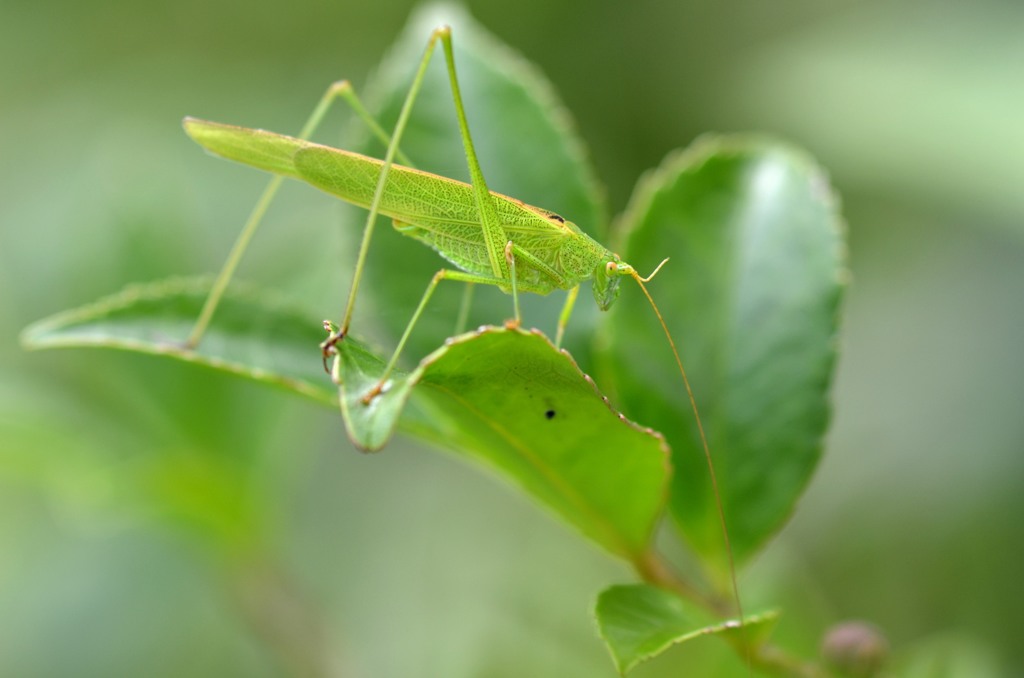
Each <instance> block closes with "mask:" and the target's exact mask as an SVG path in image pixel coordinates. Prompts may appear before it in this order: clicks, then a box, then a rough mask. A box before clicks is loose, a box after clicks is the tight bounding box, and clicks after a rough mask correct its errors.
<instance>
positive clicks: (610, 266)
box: [604, 261, 617, 275]
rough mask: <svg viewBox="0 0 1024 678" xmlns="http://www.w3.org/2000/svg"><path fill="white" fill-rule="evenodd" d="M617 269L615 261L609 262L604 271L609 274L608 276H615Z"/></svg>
mask: <svg viewBox="0 0 1024 678" xmlns="http://www.w3.org/2000/svg"><path fill="white" fill-rule="evenodd" d="M616 268H617V267H616V266H615V262H614V261H609V262H608V263H607V264H605V265H604V270H605V271H607V272H608V275H612V274H614V273H615V271H616Z"/></svg>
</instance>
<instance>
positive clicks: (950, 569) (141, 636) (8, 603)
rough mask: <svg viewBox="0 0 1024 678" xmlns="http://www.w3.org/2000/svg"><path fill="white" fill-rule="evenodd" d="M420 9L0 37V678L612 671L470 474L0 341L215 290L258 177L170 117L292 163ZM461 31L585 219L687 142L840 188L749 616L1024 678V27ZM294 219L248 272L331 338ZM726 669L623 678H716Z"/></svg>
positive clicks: (537, 533) (589, 592) (101, 6)
mask: <svg viewBox="0 0 1024 678" xmlns="http://www.w3.org/2000/svg"><path fill="white" fill-rule="evenodd" d="M411 4H412V3H408V2H386V1H380V2H375V3H366V2H358V3H357V2H347V1H345V2H332V3H327V2H309V3H305V2H299V3H292V4H290V5H289V6H287V7H286V6H285V5H284V4H282V3H271V2H260V1H258V0H254V1H253V2H249V3H245V4H238V3H209V2H198V1H196V0H175V1H174V2H171V1H169V0H156V1H151V2H127V1H123V0H107V1H103V2H95V3H79V2H70V1H68V0H56V1H54V2H48V3H37V2H27V1H25V0H3V2H2V3H0V675H5V676H8V675H9V676H70V675H74V676H119V675H147V676H161V675H168V676H169V675H175V676H180V675H194V676H282V675H303V674H309V673H324V672H327V671H332V670H333V671H335V672H336V675H344V676H373V677H377V676H409V677H412V676H446V677H457V676H483V675H487V676H525V675H529V676H577V675H578V676H611V675H613V671H612V669H611V663H610V662H609V661H608V659H607V657H606V656H605V651H604V649H603V648H602V647H601V645H600V643H599V641H598V640H597V639H596V637H595V635H594V632H593V629H592V625H591V621H590V617H589V613H588V610H589V606H590V604H591V599H592V596H593V595H594V594H595V593H596V592H597V591H598V590H599V589H600V588H601V587H603V586H604V585H606V584H608V583H611V582H616V581H625V580H628V578H629V573H628V572H627V571H626V570H625V569H624V568H623V567H622V566H620V565H619V564H617V563H614V562H611V561H610V560H608V559H607V558H606V557H605V556H603V555H602V554H601V553H599V552H597V550H596V549H594V548H593V547H591V546H589V545H588V544H586V543H584V542H583V541H582V540H580V539H579V538H577V537H576V536H575V535H574V534H573V533H572V532H570V531H569V530H568V529H567V528H565V527H563V526H562V525H560V524H557V523H555V522H554V521H552V520H551V519H550V518H549V517H548V516H547V515H545V514H543V513H542V512H541V511H538V510H537V509H536V508H535V507H533V506H531V505H530V504H529V503H528V502H527V501H526V500H525V499H524V498H522V497H521V496H519V495H518V494H516V493H514V492H512V491H507V490H504V489H503V488H502V486H500V484H496V483H495V481H494V480H493V479H492V478H490V477H488V476H487V475H485V474H481V473H479V472H478V470H477V469H474V468H468V467H466V466H464V465H462V464H460V463H458V462H457V461H455V460H453V459H451V458H449V457H447V456H445V455H443V454H437V453H435V452H433V451H430V450H426V449H424V448H421V447H418V446H415V445H413V444H411V443H402V444H397V445H394V446H393V447H391V448H389V449H388V450H387V451H386V452H385V453H384V454H381V455H377V456H372V457H367V456H362V455H359V454H358V453H356V452H355V451H353V449H352V448H351V446H350V445H349V444H348V443H347V442H346V441H345V439H344V434H343V431H342V427H341V422H340V419H339V417H338V416H337V415H336V414H335V413H334V412H332V411H329V410H324V409H321V408H319V407H317V406H315V405H311V404H309V403H307V402H303V401H300V400H298V399H296V398H294V397H292V396H289V395H288V394H284V393H279V392H275V391H272V390H269V389H267V388H264V387H261V386H258V385H255V384H250V383H245V382H240V381H235V380H231V379H229V378H226V377H222V376H219V375H216V374H213V373H209V372H206V371H203V370H201V369H198V368H191V367H187V366H183V365H179V364H171V363H167V362H164V361H161V360H159V359H155V358H147V357H142V356H135V355H128V354H122V353H116V352H101V351H67V352H47V353H39V354H27V353H25V352H23V351H22V350H21V349H20V347H19V345H18V340H17V334H18V332H19V331H20V329H21V328H22V327H24V326H25V325H26V324H28V323H29V322H31V321H33V320H35V319H38V318H40V317H42V316H44V315H48V314H50V313H53V312H56V311H59V310H62V309H65V308H69V307H73V306H76V305H80V304H82V303H85V302H88V301H91V300H93V299H95V298H97V297H99V296H101V295H104V294H108V293H112V292H114V291H116V290H118V289H120V288H121V287H123V286H124V285H125V284H126V283H128V282H131V281H139V280H152V279H158V278H161V277H165V276H168V275H171V274H192V273H202V272H210V271H213V270H215V269H216V268H217V266H218V265H219V264H220V262H221V260H222V258H223V256H224V254H225V253H226V251H227V249H228V247H229V245H230V242H231V240H232V239H233V237H234V235H235V233H236V231H237V228H238V226H239V224H240V223H241V220H242V219H243V218H244V215H245V211H246V210H247V209H248V206H249V205H250V204H251V201H252V200H253V199H254V196H255V194H256V192H257V191H258V190H259V187H260V186H262V184H263V181H264V180H263V178H261V177H259V176H257V175H256V173H252V172H243V171H224V167H226V165H224V164H223V163H215V162H213V161H211V160H210V159H209V158H208V157H206V156H205V155H204V154H202V153H200V152H198V151H197V149H196V148H195V147H194V145H193V144H192V143H191V142H190V141H188V140H187V139H186V138H185V136H184V135H183V134H182V133H181V131H180V127H179V122H180V119H181V117H182V116H183V115H185V114H194V115H201V116H205V117H209V118H213V119H217V120H225V121H232V122H238V123H242V124H251V125H257V126H261V127H266V128H269V129H277V130H282V131H288V130H294V129H296V128H297V127H298V126H299V125H300V124H301V121H302V120H304V119H305V116H306V115H307V113H308V111H309V110H310V108H311V106H312V104H313V103H314V102H315V100H316V99H317V98H318V97H319V96H320V94H321V92H322V91H323V89H324V87H325V86H326V84H327V83H329V82H330V81H332V80H334V79H337V78H339V77H350V78H352V79H353V80H354V81H355V82H357V83H359V82H362V81H363V79H364V78H365V76H366V74H367V72H368V70H369V69H370V68H371V67H372V65H373V64H374V63H376V62H377V60H378V59H379V58H380V57H381V55H382V54H383V53H384V51H385V50H386V48H387V46H388V45H389V44H390V42H391V40H392V39H393V38H394V36H395V35H396V34H397V33H398V32H399V31H400V29H401V28H402V26H403V25H404V23H405V20H406V18H407V15H408V13H409V11H410V7H411ZM469 6H470V9H471V11H472V13H473V14H474V15H475V16H476V17H477V18H478V19H479V20H480V21H481V22H482V23H483V24H484V25H485V26H487V27H488V28H489V29H490V30H491V31H492V32H493V33H495V34H496V35H497V36H499V37H500V38H501V39H503V40H504V41H505V42H507V43H509V44H510V45H512V46H513V47H515V48H516V49H517V50H519V51H521V52H522V53H523V54H525V55H526V56H527V57H528V58H529V59H530V60H532V61H534V62H535V63H537V64H538V65H539V66H540V67H541V69H542V70H543V71H544V72H545V73H546V74H547V75H548V76H549V78H550V79H551V80H552V81H553V83H554V85H555V87H556V89H557V91H558V92H559V93H560V95H561V96H562V98H563V99H564V101H565V102H566V104H567V105H568V107H569V108H570V109H571V111H572V113H573V115H574V116H575V118H576V120H577V122H578V126H579V129H580V132H581V134H582V136H583V138H584V139H585V141H586V142H587V144H588V146H589V148H590V151H591V154H592V158H593V160H594V162H595V164H596V166H597V169H598V172H599V174H600V176H601V177H602V178H603V180H604V182H605V184H606V186H607V189H608V196H609V200H610V203H611V205H612V207H613V210H614V211H619V210H621V209H622V208H623V207H624V205H625V203H626V201H627V199H628V197H629V194H630V191H631V188H632V186H633V183H634V182H635V180H636V179H637V177H638V176H639V175H640V174H641V173H642V172H643V171H644V170H645V169H647V168H650V167H653V166H654V165H656V164H657V163H658V162H659V161H660V160H661V158H662V157H663V156H664V155H665V154H666V153H668V152H669V151H670V150H672V149H674V148H677V147H680V146H684V145H686V144H688V143H689V142H690V141H692V140H693V139H694V138H695V137H696V136H698V135H699V134H701V133H702V132H705V131H723V132H726V131H740V130H759V131H767V132H771V133H774V134H777V135H779V136H782V137H784V138H787V139H789V140H792V141H794V142H796V143H798V144H800V145H802V146H803V147H805V148H807V149H808V150H809V151H810V152H811V153H813V154H814V155H815V156H816V157H817V158H818V159H819V160H820V161H821V162H822V164H823V165H824V166H825V167H827V168H828V169H829V170H830V172H831V174H832V177H833V180H834V183H835V184H836V186H837V187H838V190H839V191H840V193H841V194H842V196H843V201H844V205H845V215H846V218H847V220H848V222H849V234H850V265H851V269H852V283H851V285H850V288H849V294H848V297H847V302H846V305H845V309H844V322H843V324H844V334H843V337H842V340H841V359H840V362H839V367H838V376H837V381H836V385H835V391H834V395H835V398H834V400H835V422H834V426H833V429H832V432H831V434H830V436H829V442H828V449H827V454H826V457H825V459H824V461H823V463H822V465H821V467H820V469H819V471H818V473H817V475H816V477H815V479H814V481H813V483H812V485H811V487H810V489H809V491H808V493H807V495H806V496H805V498H804V499H803V500H802V501H801V503H800V504H799V506H798V509H797V512H796V514H795V516H794V519H793V521H792V523H791V524H790V525H789V526H788V527H787V528H786V529H785V531H784V532H783V533H782V534H781V535H780V537H779V538H778V539H776V540H775V541H774V542H773V543H772V545H771V546H770V547H769V548H768V549H767V550H766V551H765V553H764V554H763V556H761V557H760V558H759V559H758V560H757V562H756V563H755V564H754V565H753V566H752V567H751V568H750V569H749V570H747V571H746V572H745V573H744V576H743V588H744V592H745V596H746V597H747V599H748V606H749V607H751V608H753V607H760V606H762V605H768V604H771V605H779V606H781V607H782V608H783V609H784V610H785V612H786V614H785V616H784V618H783V622H782V624H781V626H780V629H779V638H780V641H781V642H782V643H783V644H786V645H788V646H790V647H793V648H795V649H797V650H798V651H801V652H803V653H805V654H813V653H814V652H815V648H816V646H817V644H818V642H819V639H820V635H821V633H822V631H823V630H824V629H825V628H826V627H828V626H829V625H830V624H832V623H834V622H836V621H838V620H841V619H847V618H863V619H869V620H871V621H873V622H874V623H876V624H878V625H879V626H880V627H881V628H882V629H884V631H885V632H886V634H887V636H888V638H889V640H890V642H891V643H892V645H893V647H894V654H895V655H896V656H897V658H898V664H897V666H898V667H899V670H900V673H901V674H902V675H915V676H916V675H921V676H1002V675H1024V669H1022V668H1021V667H1022V666H1024V643H1021V637H1020V624H1019V617H1020V610H1021V609H1022V607H1024V587H1022V585H1021V581H1020V574H1021V572H1022V569H1024V558H1022V555H1024V530H1022V529H1021V527H1020V524H1021V523H1020V521H1021V518H1022V516H1024V492H1022V489H1024V416H1022V414H1024V360H1022V358H1021V353H1022V347H1024V301H1022V299H1024V199H1022V197H1021V195H1022V193H1021V188H1020V187H1021V182H1022V179H1024V162H1022V160H1021V158H1024V114H1022V111H1024V86H1022V85H1024V79H1022V76H1024V6H1022V5H1021V4H1020V3H1018V2H1015V1H1013V0H978V1H976V2H972V3H953V2H939V1H932V2H927V1H921V0H916V1H915V0H885V1H882V0H878V1H855V0H829V1H827V2H821V1H820V0H778V1H776V2H770V3H765V2H742V1H735V0H727V1H725V2H722V1H716V2H712V1H710V0H701V1H696V0H688V1H686V2H674V3H668V2H654V1H653V0H639V1H637V2H630V3H624V2H606V1H603V0H602V1H595V2H588V3H578V2H571V1H568V0H522V1H521V2H517V3H488V2H470V3H469ZM232 169H233V168H232ZM310 195H311V194H310V192H304V191H286V192H285V194H284V195H283V196H282V205H283V206H281V205H278V206H277V207H275V215H276V216H275V218H274V225H273V226H268V227H267V228H266V229H265V230H264V231H263V232H262V233H261V234H260V236H259V238H258V241H257V243H256V244H255V246H254V248H253V251H252V252H251V254H250V257H249V259H248V260H247V261H246V263H245V264H244V267H243V272H242V275H243V276H244V277H246V278H249V279H254V280H258V281H260V282H263V283H266V284H268V285H272V286H273V287H275V288H277V289H278V290H280V291H281V293H282V294H285V295H287V296H290V297H292V298H296V299H300V300H302V302H303V303H305V304H306V305H307V306H308V307H309V308H310V309H311V311H312V312H313V314H314V317H319V316H324V317H327V316H336V315H337V314H338V312H339V310H340V309H339V308H337V306H338V299H340V298H341V290H343V289H344V284H343V282H342V277H341V276H339V275H338V273H337V271H335V270H334V267H332V263H333V259H332V257H334V256H335V254H336V251H337V249H336V245H337V243H338V240H337V238H338V237H339V236H338V235H337V234H335V233H332V230H333V229H331V228H330V225H331V224H332V223H333V222H332V220H336V209H337V208H336V207H335V206H334V205H332V204H331V203H330V201H328V200H326V199H310ZM725 655H728V653H727V652H725V653H723V652H722V651H721V648H719V647H718V645H717V644H716V642H715V641H703V642H701V643H697V644H695V645H694V646H693V648H688V649H687V650H681V649H680V650H673V651H672V652H670V653H669V655H667V656H666V657H665V658H664V659H659V660H658V661H656V662H654V663H651V664H650V665H647V666H644V667H642V668H641V669H640V670H638V671H637V673H636V675H638V676H656V675H672V673H673V672H675V671H679V670H680V669H681V668H683V667H689V669H690V670H691V671H697V672H698V673H695V674H694V675H716V674H717V675H730V673H731V672H732V671H733V670H734V669H735V668H736V666H735V663H733V662H732V661H731V659H730V658H728V657H727V656H725ZM723 657H724V658H723ZM695 666H697V667H700V668H696V669H694V667H695Z"/></svg>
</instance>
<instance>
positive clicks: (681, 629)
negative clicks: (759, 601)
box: [594, 584, 778, 675]
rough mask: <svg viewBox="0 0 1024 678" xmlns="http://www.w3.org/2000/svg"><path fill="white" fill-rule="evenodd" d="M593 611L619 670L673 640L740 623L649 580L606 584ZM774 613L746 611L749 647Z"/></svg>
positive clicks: (763, 635)
mask: <svg viewBox="0 0 1024 678" xmlns="http://www.w3.org/2000/svg"><path fill="white" fill-rule="evenodd" d="M594 616H595V618H596V620H597V627H598V631H599V633H600V634H601V638H603V639H604V641H605V643H606V644H607V645H608V650H609V652H611V655H612V660H613V661H614V662H615V668H616V669H618V671H619V673H620V674H623V675H625V674H626V673H628V672H629V671H631V670H633V669H634V668H635V667H636V665H637V664H639V663H640V662H643V661H645V660H647V659H650V658H652V657H656V656H657V655H659V654H661V653H662V652H664V651H665V650H667V649H668V648H669V647H671V646H672V645H675V644H677V643H683V642H686V641H688V640H694V639H695V638H701V637H703V636H708V635H713V634H724V635H732V634H739V629H740V624H739V621H737V620H730V621H720V622H716V623H710V622H709V621H708V617H707V613H705V612H702V611H700V610H699V609H697V608H695V607H694V606H692V605H690V604H688V603H687V602H685V601H684V600H682V599H681V598H679V597H678V596H676V595H674V594H672V593H670V592H668V591H665V590H664V589H659V588H657V587H654V586H650V585H648V584H632V585H620V586H611V587H609V588H607V589H605V590H604V591H602V592H601V594H600V595H599V596H598V597H597V604H596V605H595V607H594ZM777 617H778V614H777V613H775V612H766V613H762V614H755V615H750V616H747V617H745V618H744V620H743V628H744V631H743V643H744V644H745V645H746V646H747V647H752V648H756V647H757V646H759V645H761V644H762V643H764V642H765V640H767V638H768V634H769V633H770V632H771V630H772V627H773V626H774V625H775V621H776V619H777Z"/></svg>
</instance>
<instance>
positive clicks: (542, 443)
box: [335, 327, 669, 559]
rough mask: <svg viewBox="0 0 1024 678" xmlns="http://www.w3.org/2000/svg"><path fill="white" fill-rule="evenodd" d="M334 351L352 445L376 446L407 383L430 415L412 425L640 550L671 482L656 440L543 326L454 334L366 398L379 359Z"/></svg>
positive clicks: (616, 544)
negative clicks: (615, 403) (615, 408)
mask: <svg viewBox="0 0 1024 678" xmlns="http://www.w3.org/2000/svg"><path fill="white" fill-rule="evenodd" d="M346 341H347V340H346ZM342 344H344V342H342ZM339 349H341V350H342V352H341V354H340V355H339V357H338V363H337V365H336V368H335V369H336V374H337V375H338V377H339V379H340V381H341V382H342V384H343V391H342V392H343V401H344V402H345V403H346V405H345V414H346V422H347V424H348V426H349V428H350V435H352V436H353V439H354V440H355V442H356V444H357V445H360V446H362V447H364V448H365V449H376V448H379V447H380V446H381V445H383V444H384V443H385V442H386V440H387V438H388V436H389V435H390V433H391V431H392V430H393V429H394V427H395V425H396V419H397V417H398V414H399V412H400V411H401V408H402V403H403V402H404V400H405V399H406V398H407V397H409V395H410V394H413V393H414V394H415V397H416V400H417V404H418V405H419V406H420V407H422V408H424V409H425V410H426V411H427V413H428V417H426V418H424V419H423V420H422V421H423V423H424V424H425V425H420V426H414V427H413V428H414V430H416V432H417V433H419V434H420V435H423V436H424V437H426V438H428V439H429V440H432V441H434V442H436V443H437V444H439V445H442V446H444V447H446V448H449V449H456V450H459V451H461V452H462V453H463V454H466V455H467V456H469V457H471V458H474V459H476V460H479V461H483V462H484V463H486V464H487V465H489V466H491V467H492V468H495V469H497V470H498V471H499V472H501V473H502V474H503V475H504V476H505V477H506V478H508V479H509V480H511V481H512V482H513V483H514V484H515V485H517V486H519V487H520V488H522V489H523V490H525V491H526V492H527V493H528V494H530V495H532V496H533V497H534V498H536V499H538V500H539V501H541V502H542V503H543V504H544V505H546V506H547V507H548V508H550V509H551V510H553V511H554V512H555V513H556V514H558V515H559V516H561V517H562V518H563V519H564V520H566V521H568V522H569V523H570V524H572V525H574V526H575V527H576V528H577V529H579V530H580V531H581V532H583V533H584V534H585V535H587V536H588V537H590V538H591V539H593V540H594V541H596V542H598V543H599V544H601V545H602V546H604V547H605V548H607V549H608V550H609V551H611V552H612V553H615V554H617V555H619V556H622V557H624V558H627V559H636V558H639V557H641V556H642V555H643V553H644V552H645V551H646V549H647V547H648V543H649V541H650V537H651V533H652V530H653V527H654V524H655V522H656V520H657V518H658V516H659V515H660V513H661V510H662V508H663V504H664V499H665V496H664V493H665V489H666V487H667V484H668V475H669V470H668V466H667V450H666V449H665V447H664V445H663V441H662V440H661V438H660V437H659V436H657V435H655V434H653V433H652V432H651V431H649V430H644V429H641V428H639V427H638V426H636V425H634V424H632V423H630V422H628V421H626V420H625V419H623V417H622V416H621V415H619V414H618V413H617V412H614V411H613V410H612V409H611V408H610V407H609V406H608V403H607V401H606V400H605V399H604V398H602V397H601V395H600V393H598V391H597V389H596V388H595V386H594V384H593V382H592V381H590V379H589V378H587V377H586V375H584V374H583V373H582V372H580V370H579V368H578V367H577V366H576V363H574V362H573V360H572V358H570V357H569V356H568V354H566V353H564V352H560V351H558V350H557V349H555V347H554V346H553V345H552V344H551V342H550V341H548V339H547V338H546V337H544V336H543V335H541V334H540V333H538V332H525V331H522V330H512V329H504V328H493V327H492V328H483V329H481V330H479V331H477V332H472V333H469V334H464V335H461V336H459V337H455V338H453V339H450V340H449V341H448V342H447V343H446V345H445V346H444V347H442V348H440V349H438V350H437V351H435V352H434V353H432V354H431V355H430V356H428V357H427V358H426V359H424V361H423V362H422V363H421V364H420V366H419V367H418V368H417V369H416V370H415V371H413V372H412V373H411V374H409V375H408V376H403V377H397V378H395V379H394V380H393V381H392V385H391V387H390V388H389V389H388V390H387V391H386V392H385V393H384V395H383V396H381V397H379V398H375V399H374V400H373V401H371V403H370V404H369V405H366V404H365V403H363V401H362V395H363V394H364V393H365V392H366V390H367V389H368V388H369V387H372V386H373V385H375V384H376V382H377V379H378V378H379V375H380V370H381V368H382V366H383V361H380V360H379V359H377V360H375V359H367V358H366V357H365V356H364V355H362V354H361V353H360V352H349V351H346V350H345V349H344V346H343V345H342V346H339ZM413 387H415V390H413ZM428 422H429V423H428ZM438 422H444V424H439V423H438Z"/></svg>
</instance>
